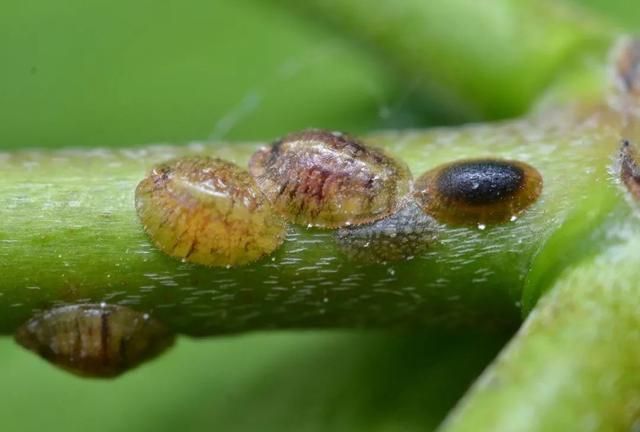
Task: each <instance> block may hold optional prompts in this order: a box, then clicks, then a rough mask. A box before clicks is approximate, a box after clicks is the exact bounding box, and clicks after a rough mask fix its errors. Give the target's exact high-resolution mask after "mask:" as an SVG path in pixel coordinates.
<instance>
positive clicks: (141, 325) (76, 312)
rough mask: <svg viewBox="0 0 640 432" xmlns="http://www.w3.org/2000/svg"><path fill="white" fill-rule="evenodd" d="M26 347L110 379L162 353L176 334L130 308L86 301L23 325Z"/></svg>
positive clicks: (21, 338)
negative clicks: (87, 302) (86, 302)
mask: <svg viewBox="0 0 640 432" xmlns="http://www.w3.org/2000/svg"><path fill="white" fill-rule="evenodd" d="M15 339H16V341H17V342H18V343H19V344H20V345H22V346H23V347H25V348H27V349H29V350H31V351H33V352H35V353H37V354H39V355H40V356H41V357H43V358H45V359H46V360H48V361H49V362H51V363H53V364H54V365H56V366H59V367H61V368H63V369H66V370H68V371H70V372H72V373H74V374H76V375H81V376H89V377H97V378H110V377H115V376H117V375H120V374H121V373H123V372H126V371H128V370H130V369H132V368H134V367H136V366H138V365H139V364H141V363H143V362H145V361H147V360H150V359H152V358H153V357H155V356H157V355H158V354H160V353H161V352H163V351H164V350H166V349H167V348H169V347H170V346H171V345H173V342H174V335H173V333H171V332H170V331H169V330H168V329H167V328H166V327H164V326H163V325H162V324H161V323H159V322H158V321H156V320H154V319H152V318H150V317H149V315H147V314H143V313H140V312H136V311H133V310H131V309H129V308H127V307H124V306H115V305H105V304H102V305H97V304H83V305H72V306H62V307H57V308H54V309H51V310H48V311H46V312H44V313H42V314H40V315H38V316H36V317H34V318H32V319H31V320H29V321H28V322H27V323H26V324H24V325H23V326H22V327H20V328H19V329H18V331H17V333H16V335H15Z"/></svg>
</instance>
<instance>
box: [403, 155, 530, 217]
mask: <svg viewBox="0 0 640 432" xmlns="http://www.w3.org/2000/svg"><path fill="white" fill-rule="evenodd" d="M541 192H542V176H541V175H540V173H539V172H538V171H537V170H536V169H535V168H533V167H532V166H531V165H528V164H526V163H524V162H519V161H512V160H502V159H476V160H462V161H456V162H452V163H449V164H445V165H441V166H439V167H436V168H434V169H432V170H430V171H427V172H426V173H424V174H423V175H422V176H421V177H419V178H418V179H417V180H416V182H415V186H414V196H415V198H416V200H417V201H418V203H419V205H420V206H421V207H422V209H423V210H424V212H425V213H427V214H429V215H431V216H433V217H434V218H436V219H437V220H438V221H439V222H444V223H449V224H453V225H475V224H478V225H480V224H494V223H502V222H507V221H509V220H511V219H512V218H514V217H517V215H518V214H520V213H521V212H523V211H524V210H525V209H526V208H528V207H529V206H530V205H531V204H533V203H534V202H535V201H536V200H537V199H538V197H539V196H540V193H541Z"/></svg>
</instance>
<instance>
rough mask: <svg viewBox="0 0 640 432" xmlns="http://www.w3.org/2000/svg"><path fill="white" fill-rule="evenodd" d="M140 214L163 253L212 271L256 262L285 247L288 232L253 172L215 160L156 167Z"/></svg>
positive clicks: (141, 195) (143, 190)
mask: <svg viewBox="0 0 640 432" xmlns="http://www.w3.org/2000/svg"><path fill="white" fill-rule="evenodd" d="M136 209H137V211H138V216H139V217H140V220H141V221H142V223H143V225H144V229H145V231H146V232H147V233H148V234H149V236H150V237H151V239H152V240H153V242H154V243H155V244H156V246H157V247H158V248H160V249H161V250H162V251H164V252H165V253H167V254H168V255H171V256H173V257H176V258H181V259H183V260H185V261H190V262H193V263H197V264H202V265H207V266H232V265H241V264H246V263H249V262H252V261H255V260H257V259H259V258H260V257H262V256H264V255H266V254H269V253H271V252H273V251H274V250H275V249H276V248H277V247H278V246H279V245H280V244H281V243H282V241H283V239H284V234H285V228H286V226H285V222H284V221H283V220H282V218H280V217H279V216H278V215H276V214H275V212H274V211H273V209H272V207H271V205H270V204H269V202H268V201H267V200H266V199H265V197H264V195H263V194H262V193H261V192H260V190H259V189H258V188H257V186H256V184H255V182H254V180H253V178H251V176H250V175H249V173H248V172H246V171H244V170H242V169H240V168H239V167H238V166H236V165H234V164H232V163H230V162H226V161H223V160H221V159H213V158H209V157H187V158H183V159H176V160H173V161H170V162H167V163H165V164H162V165H160V166H158V167H156V168H154V169H153V170H152V171H151V173H150V174H149V176H148V177H146V178H145V179H144V180H143V181H142V182H140V184H139V185H138V188H137V189H136Z"/></svg>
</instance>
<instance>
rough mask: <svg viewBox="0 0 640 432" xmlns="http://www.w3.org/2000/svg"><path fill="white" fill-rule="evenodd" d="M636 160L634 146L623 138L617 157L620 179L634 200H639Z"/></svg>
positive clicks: (639, 179)
mask: <svg viewBox="0 0 640 432" xmlns="http://www.w3.org/2000/svg"><path fill="white" fill-rule="evenodd" d="M638 161H639V159H638V152H637V150H636V148H635V147H634V146H632V145H631V143H630V142H629V141H627V140H623V141H622V148H621V149H620V157H619V165H620V180H622V183H624V185H625V186H626V187H627V190H629V192H630V193H631V195H632V196H633V198H634V199H636V200H640V166H639V165H638Z"/></svg>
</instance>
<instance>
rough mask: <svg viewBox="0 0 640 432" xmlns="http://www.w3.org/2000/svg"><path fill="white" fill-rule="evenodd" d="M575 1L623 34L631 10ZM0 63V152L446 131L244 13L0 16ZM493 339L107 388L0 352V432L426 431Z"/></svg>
mask: <svg viewBox="0 0 640 432" xmlns="http://www.w3.org/2000/svg"><path fill="white" fill-rule="evenodd" d="M400 3H401V2H399V4H400ZM582 3H585V4H587V5H588V6H589V7H591V8H593V9H594V10H597V11H598V12H599V13H601V14H603V15H606V16H608V17H609V18H610V19H611V20H612V21H613V22H614V23H617V24H618V25H620V26H621V27H626V28H633V27H634V26H635V25H640V3H636V2H633V3H632V2H629V1H628V0H616V1H611V0H584V1H583V2H582ZM514 43H517V42H514ZM0 56H1V57H0V58H2V68H0V119H2V120H1V121H0V150H6V149H15V148H26V147H50V148H53V147H62V146H85V147H86V146H132V145H140V144H145V143H151V142H187V141H190V140H204V139H216V140H247V139H248V140H257V139H259V140H271V139H273V138H275V137H276V136H278V135H281V134H283V133H285V132H287V131H290V130H295V129H300V128H305V127H312V126H313V127H326V128H331V129H343V130H348V131H352V132H356V133H358V132H363V131H368V130H372V129H379V128H402V127H411V126H426V125H430V124H439V123H443V122H454V121H459V120H460V119H452V118H443V117H441V116H440V115H439V113H438V107H437V104H429V103H428V102H426V101H421V100H418V99H417V97H416V96H414V95H415V94H416V92H415V91H414V90H415V89H414V88H413V83H411V82H406V80H403V79H402V77H398V76H395V75H394V74H393V72H392V69H391V68H388V67H387V65H386V64H385V63H384V61H380V59H376V58H374V57H372V56H371V55H370V54H369V51H368V50H367V49H366V47H363V46H361V45H358V44H355V43H352V42H350V41H348V40H345V39H343V38H341V36H340V35H339V34H336V33H335V32H334V31H333V30H331V29H328V28H325V27H324V26H323V25H322V23H321V22H319V21H317V20H314V21H312V22H310V21H308V20H305V19H303V18H302V17H301V16H298V15H296V14H293V13H291V12H289V11H287V10H283V9H282V8H278V7H275V6H273V4H271V3H269V2H265V1H258V0H256V1H250V0H226V1H221V0H217V1H213V0H208V1H205V0H186V1H182V2H177V1H176V2H171V1H167V2H158V1H151V0H139V1H131V2H129V1H121V0H112V1H104V0H93V1H81V0H62V1H59V2H52V1H44V0H0ZM507 336H508V335H493V336H488V335H478V334H465V335H449V334H420V335H416V334H413V335H397V334H354V333H348V332H342V333H336V332H305V333H299V334H291V333H280V334H268V335H267V334H257V335H245V336H240V337H226V338H221V339H219V340H207V341H194V340H187V339H182V340H180V342H179V344H178V346H177V347H176V349H174V350H172V351H171V352H169V353H168V354H166V355H165V356H163V357H162V358H161V359H159V360H157V361H155V362H153V363H151V364H149V365H146V366H144V367H142V368H141V369H139V370H136V371H134V372H132V373H130V374H128V375H125V376H124V377H122V378H121V379H119V380H116V381H112V382H95V381H87V380H81V379H78V378H75V377H73V376H71V375H68V374H66V373H63V372H60V371H58V370H56V369H54V368H52V367H50V366H48V365H47V364H45V363H44V362H43V361H41V360H39V359H37V358H35V357H34V356H32V355H29V354H28V353H26V352H24V351H23V350H21V349H19V348H17V347H16V346H15V345H14V344H13V342H12V341H11V340H10V339H8V338H5V339H2V340H0V376H1V381H0V382H1V383H2V387H1V388H2V391H1V392H0V419H1V420H0V421H1V422H2V423H0V429H1V430H6V431H14V430H15V431H43V430H47V431H56V430H65V431H75V430H92V431H113V430H127V431H129V430H136V431H146V430H149V431H151V430H153V431H173V430H189V431H191V430H221V431H269V430H273V431H288V430H295V431H326V430H334V431H357V430H363V431H364V430H367V431H373V430H385V431H413V430H429V429H431V428H433V427H434V426H435V425H436V424H437V423H438V422H439V421H440V420H441V419H442V417H443V415H444V414H445V413H446V412H447V410H448V409H450V407H451V406H452V404H453V403H455V401H456V399H457V398H458V397H459V396H460V394H462V392H463V391H464V390H465V389H466V387H467V386H468V384H469V383H470V382H471V381H472V379H473V378H474V377H475V376H476V375H477V374H478V373H479V372H480V371H481V370H482V368H483V367H484V365H485V364H486V363H487V362H488V361H489V360H490V359H491V358H492V357H493V356H494V355H495V353H496V352H497V350H498V349H499V347H500V346H501V344H502V343H504V341H505V340H506V338H507Z"/></svg>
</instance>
